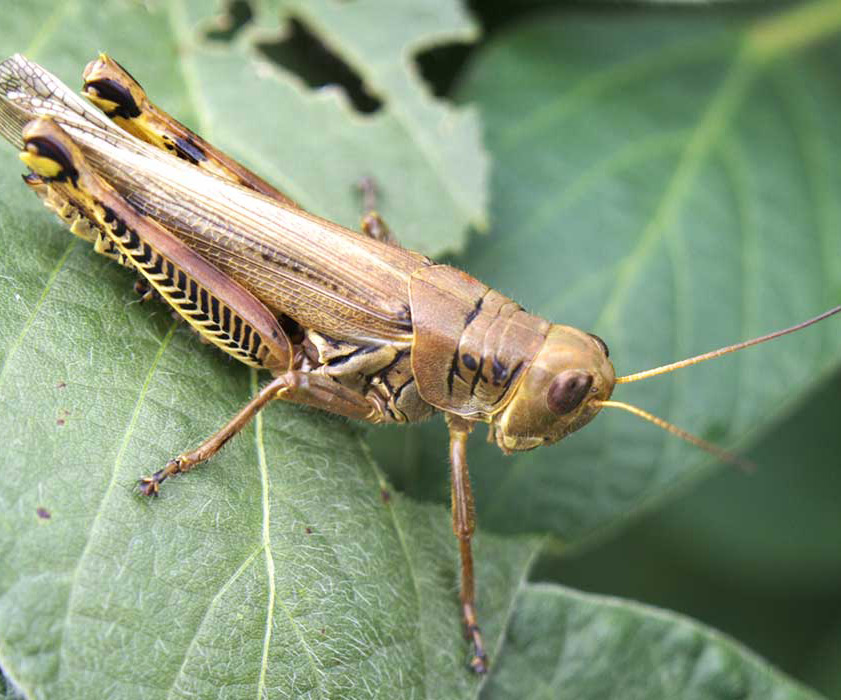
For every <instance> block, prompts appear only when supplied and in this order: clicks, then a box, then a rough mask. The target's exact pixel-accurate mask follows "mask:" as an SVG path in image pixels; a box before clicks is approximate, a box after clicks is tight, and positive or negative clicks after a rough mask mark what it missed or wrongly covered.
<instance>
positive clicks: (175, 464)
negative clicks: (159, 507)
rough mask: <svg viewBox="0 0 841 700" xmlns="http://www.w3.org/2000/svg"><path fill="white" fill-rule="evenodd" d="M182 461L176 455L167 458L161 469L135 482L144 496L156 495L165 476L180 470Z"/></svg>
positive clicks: (172, 474)
mask: <svg viewBox="0 0 841 700" xmlns="http://www.w3.org/2000/svg"><path fill="white" fill-rule="evenodd" d="M183 461H184V460H183V459H182V458H181V457H176V458H175V459H171V460H169V461H168V462H167V463H166V466H165V467H164V468H163V469H161V470H159V471H156V472H155V473H154V474H152V476H144V477H143V478H142V479H140V481H138V482H137V484H138V487H139V488H140V492H141V493H142V494H143V495H144V496H157V495H158V491H160V489H161V484H162V483H163V482H164V481H166V479H167V477H170V476H174V475H176V474H178V473H179V472H180V471H181V470H182V467H183V466H184V465H183Z"/></svg>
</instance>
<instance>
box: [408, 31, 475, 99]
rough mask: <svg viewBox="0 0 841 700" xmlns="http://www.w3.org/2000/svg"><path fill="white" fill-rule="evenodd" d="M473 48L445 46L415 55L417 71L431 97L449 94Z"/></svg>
mask: <svg viewBox="0 0 841 700" xmlns="http://www.w3.org/2000/svg"><path fill="white" fill-rule="evenodd" d="M475 48H476V47H475V46H474V45H473V44H459V43H454V44H445V45H443V46H435V47H434V48H431V49H427V50H426V51H420V52H419V53H417V54H416V55H415V62H416V63H417V66H418V71H419V72H420V74H421V77H422V78H423V79H424V80H425V81H426V83H427V84H428V85H429V88H430V90H432V94H433V95H435V96H436V97H445V96H447V95H449V94H450V91H451V90H452V88H453V86H454V85H455V83H456V80H457V78H458V76H459V75H460V74H461V71H462V68H463V67H464V64H465V63H466V62H467V59H468V58H469V57H470V54H471V53H472V52H473V51H474V50H475Z"/></svg>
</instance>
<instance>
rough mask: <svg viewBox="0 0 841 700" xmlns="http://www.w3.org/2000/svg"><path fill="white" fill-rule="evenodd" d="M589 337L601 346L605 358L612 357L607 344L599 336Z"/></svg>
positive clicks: (592, 335) (591, 335) (591, 334)
mask: <svg viewBox="0 0 841 700" xmlns="http://www.w3.org/2000/svg"><path fill="white" fill-rule="evenodd" d="M587 335H589V336H590V337H591V338H592V339H593V340H595V341H596V342H597V343H598V344H599V347H600V348H601V349H602V352H603V353H604V356H605V357H610V350H609V349H608V347H607V343H606V342H604V341H603V340H602V339H601V338H599V336H597V335H596V334H595V333H588V334H587Z"/></svg>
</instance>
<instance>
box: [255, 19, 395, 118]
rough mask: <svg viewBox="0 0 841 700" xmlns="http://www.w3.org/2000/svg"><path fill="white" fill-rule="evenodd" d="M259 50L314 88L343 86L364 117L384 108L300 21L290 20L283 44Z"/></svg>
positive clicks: (348, 68) (279, 42)
mask: <svg viewBox="0 0 841 700" xmlns="http://www.w3.org/2000/svg"><path fill="white" fill-rule="evenodd" d="M257 48H258V49H259V50H260V51H261V52H262V53H263V54H264V55H265V56H266V57H267V58H269V59H270V60H272V61H274V62H275V63H277V64H279V65H281V66H283V67H284V68H285V69H286V70H288V71H291V72H293V73H295V74H296V75H297V76H299V77H300V78H301V79H302V80H303V81H304V82H305V83H306V84H307V85H309V86H310V87H312V88H320V87H324V86H326V85H338V86H340V87H341V88H342V89H344V91H345V93H346V94H347V96H348V99H349V100H350V102H351V104H353V106H354V108H355V109H356V110H357V111H359V112H362V113H363V114H371V113H372V112H376V111H377V110H378V109H379V108H380V107H381V106H382V102H381V101H380V100H378V99H377V98H376V97H374V96H373V95H371V94H370V93H369V92H368V91H367V90H366V89H365V84H364V83H363V81H362V78H360V77H359V75H358V74H357V73H356V72H354V70H353V69H352V68H351V67H350V66H349V65H348V64H347V63H345V62H344V61H343V60H342V59H341V58H339V56H337V55H336V54H334V53H333V52H332V51H331V50H330V49H329V48H328V47H327V46H325V45H324V44H323V43H321V41H319V39H318V37H317V36H316V35H315V34H314V33H313V32H311V31H310V30H309V29H308V28H307V27H306V25H304V23H303V22H301V21H300V20H297V19H292V20H290V22H289V32H288V33H287V35H286V36H285V37H283V39H282V40H281V41H278V42H276V43H270V44H259V45H258V46H257Z"/></svg>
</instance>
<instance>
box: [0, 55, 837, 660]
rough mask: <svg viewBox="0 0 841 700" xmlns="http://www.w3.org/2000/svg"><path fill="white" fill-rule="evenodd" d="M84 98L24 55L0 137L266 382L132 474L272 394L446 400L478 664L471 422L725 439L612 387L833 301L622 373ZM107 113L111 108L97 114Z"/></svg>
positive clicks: (602, 351)
mask: <svg viewBox="0 0 841 700" xmlns="http://www.w3.org/2000/svg"><path fill="white" fill-rule="evenodd" d="M83 77H84V86H83V94H84V95H85V96H86V97H87V98H88V99H89V100H90V101H91V102H92V103H93V104H94V105H96V106H97V107H99V108H100V109H101V110H102V112H99V111H97V110H96V109H93V108H92V107H90V106H89V105H88V104H87V103H86V102H85V101H84V100H82V99H80V98H79V97H78V96H76V95H75V94H74V93H73V92H72V91H70V89H69V88H67V87H66V86H65V85H63V84H62V83H61V82H60V81H59V80H58V79H57V78H55V77H54V76H52V75H51V74H50V73H48V72H47V71H45V70H44V69H43V68H41V67H40V66H38V65H37V64H34V63H32V62H30V61H28V60H26V59H25V58H23V57H22V56H13V57H11V58H9V59H7V60H6V61H4V62H3V63H2V64H0V133H2V134H3V136H5V137H6V138H7V139H8V140H9V141H11V142H12V143H13V144H15V145H16V146H17V147H18V148H20V149H21V154H20V157H21V159H22V160H23V162H24V163H25V164H26V165H27V166H28V168H29V169H30V171H31V172H30V173H29V174H28V175H26V176H25V177H24V181H25V182H26V184H27V185H28V186H29V187H30V188H31V189H32V190H33V191H34V192H35V193H36V194H37V195H38V196H39V197H40V198H41V199H42V200H43V202H44V204H45V205H46V206H47V207H48V208H50V209H52V210H53V211H54V212H55V213H56V214H58V216H59V218H61V219H62V220H63V221H64V222H65V223H66V224H67V225H68V226H69V228H70V230H71V232H72V233H74V234H76V235H77V236H80V237H82V238H83V239H85V240H87V241H89V242H91V243H92V244H93V245H94V248H95V250H96V251H97V252H99V253H102V254H103V255H107V256H109V257H111V258H112V259H114V260H116V261H117V262H118V263H120V264H121V265H124V266H126V267H128V268H131V269H133V270H135V271H136V272H137V273H139V275H140V279H141V288H142V289H141V291H143V292H144V293H145V294H146V295H152V294H154V295H157V296H159V297H160V298H162V299H163V300H164V301H165V302H166V303H167V304H169V305H170V306H171V307H172V309H173V310H174V311H175V312H176V313H177V314H178V315H179V316H180V317H181V318H182V319H183V320H184V321H186V322H187V324H189V325H190V326H191V327H192V328H193V329H194V330H196V331H197V332H198V333H199V334H200V335H201V336H202V338H203V339H205V340H206V341H209V342H210V343H213V344H214V345H216V346H217V347H218V348H219V349H220V350H222V351H224V352H226V353H228V354H229V355H231V356H233V357H235V358H236V359H237V360H239V361H241V362H243V363H244V364H246V365H249V366H250V367H254V368H257V369H265V370H268V371H269V372H270V373H271V375H272V377H273V378H272V380H271V381H270V382H269V383H268V384H267V385H266V386H265V387H264V388H263V389H262V390H260V391H259V392H258V394H257V395H256V396H255V397H253V399H252V400H251V401H250V402H249V403H248V404H247V405H246V406H245V407H243V408H242V410H240V411H239V412H238V413H237V414H236V415H235V416H233V418H231V419H230V421H229V422H228V423H227V424H226V425H225V426H224V427H222V428H221V429H220V430H219V431H218V432H216V433H215V434H214V435H212V436H211V437H210V438H208V439H207V440H206V441H205V442H203V443H202V444H201V445H199V446H198V447H197V448H196V449H194V450H192V451H189V452H185V453H183V454H180V455H178V456H176V457H174V458H173V459H171V460H170V461H169V462H168V463H167V464H166V465H165V466H164V468H163V469H161V470H160V471H157V472H155V473H154V474H152V475H151V476H148V477H144V478H143V479H141V480H140V490H141V491H142V492H143V493H144V494H146V495H153V494H157V493H158V491H159V489H160V487H161V484H162V483H163V482H164V481H165V480H166V479H167V478H169V477H171V476H174V475H176V474H179V473H181V472H186V471H188V470H190V469H192V468H193V467H195V466H196V465H198V464H201V463H202V462H204V461H206V460H207V459H209V458H210V457H212V456H213V455H215V454H216V453H217V452H218V451H219V449H220V448H221V447H222V446H223V445H224V444H225V443H226V442H227V441H228V440H230V439H231V438H232V437H234V436H235V435H236V434H237V433H238V432H239V431H240V430H242V428H243V427H244V426H245V425H246V424H247V423H248V422H249V421H250V420H251V418H253V417H254V415H255V414H256V413H257V412H258V411H260V410H261V409H262V408H263V407H264V406H266V405H267V404H268V403H270V402H271V401H273V400H284V401H292V402H296V403H301V404H306V405H309V406H313V407H316V408H319V409H322V410H324V411H327V412H330V413H334V414H338V415H341V416H345V417H347V418H351V419H355V420H361V421H366V422H369V423H409V422H416V421H421V420H425V419H427V418H429V417H430V416H432V414H434V413H436V412H441V413H443V414H444V418H445V421H446V424H447V428H448V430H449V436H450V445H449V458H450V465H451V495H452V523H453V532H454V534H455V536H456V538H457V540H458V544H459V554H460V559H461V576H460V578H461V594H460V597H461V608H462V616H463V621H464V624H465V626H466V630H467V634H468V638H469V639H470V641H471V645H472V649H471V662H470V666H471V668H472V669H473V670H474V671H476V672H478V673H484V672H485V671H486V669H487V668H488V659H487V654H486V652H485V647H484V643H483V640H482V635H481V632H480V629H479V624H478V618H477V612H476V599H475V585H474V574H473V556H472V552H471V538H472V535H473V532H474V528H475V516H474V505H473V496H472V493H471V488H470V479H469V473H468V466H467V452H466V444H467V437H468V435H469V433H470V432H471V431H472V429H473V428H474V427H475V426H476V425H477V424H478V423H485V424H487V425H488V427H489V440H490V441H492V442H495V443H496V444H497V445H498V446H499V448H500V449H501V450H502V451H503V452H505V453H511V452H517V451H522V450H530V449H533V448H535V447H538V446H540V445H548V444H552V443H555V442H557V441H558V440H561V439H562V438H564V437H565V436H567V435H569V434H570V433H572V432H574V431H576V430H579V429H580V428H582V427H584V426H585V425H586V424H587V423H589V422H590V421H591V420H593V418H594V417H595V416H596V415H597V414H598V413H599V412H600V411H601V409H602V408H605V407H615V408H620V409H623V410H626V411H629V412H631V413H633V414H635V415H637V416H640V417H642V418H645V419H646V420H649V421H651V422H653V423H654V424H656V425H658V426H660V427H662V428H664V429H666V430H668V431H669V432H671V433H673V434H675V435H677V436H679V437H681V438H683V439H685V440H688V441H689V442H691V443H693V444H695V445H697V446H699V447H701V448H703V449H705V450H707V451H709V452H711V453H713V454H714V455H716V456H718V457H720V458H721V459H723V460H726V461H731V462H739V461H740V460H739V459H738V458H737V457H734V456H733V455H730V454H729V453H727V452H726V451H724V450H722V449H721V448H719V447H717V446H715V445H712V444H710V443H708V442H706V441H704V440H702V439H701V438H698V437H696V436H694V435H692V434H690V433H687V432H685V431H683V430H681V429H679V428H677V427H675V426H673V425H671V424H669V423H667V422H666V421H664V420H662V419H660V418H657V417H656V416H653V415H651V414H649V413H648V412H646V411H644V410H642V409H640V408H637V407H635V406H631V405H629V404H626V403H623V402H620V401H614V400H612V399H611V396H612V394H613V390H614V387H615V385H616V384H621V383H627V382H632V381H637V380H640V379H644V378H647V377H651V376H655V375H658V374H662V373H664V372H670V371H673V370H676V369H679V368H681V367H686V366H688V365H692V364H696V363H698V362H702V361H704V360H708V359H711V358H713V357H718V356H720V355H723V354H726V353H729V352H734V351H736V350H740V349H742V348H745V347H748V346H750V345H755V344H757V343H761V342H764V341H766V340H770V339H771V338H775V337H778V336H781V335H785V334H787V333H791V332H794V331H797V330H800V329H802V328H805V327H806V326H809V325H811V324H813V323H816V322H818V321H820V320H822V319H824V318H827V317H828V316H831V315H833V314H835V313H838V312H839V311H841V306H839V307H835V308H833V309H831V310H829V311H827V312H825V313H823V314H820V315H819V316H816V317H814V318H812V319H810V320H808V321H805V322H803V323H800V324H798V325H796V326H792V327H790V328H786V329H784V330H781V331H776V332H774V333H770V334H768V335H766V336H762V337H760V338H755V339H753V340H748V341H745V342H742V343H738V344H736V345H732V346H728V347H725V348H721V349H719V350H715V351H712V352H709V353H705V354H704V355H699V356H696V357H693V358H689V359H687V360H682V361H680V362H676V363H673V364H670V365H665V366H663V367H658V368H654V369H651V370H647V371H645V372H639V373H636V374H631V375H626V376H620V377H617V376H616V374H615V371H614V368H613V365H612V363H611V360H610V359H609V351H608V347H607V345H606V344H605V342H604V341H603V340H602V339H601V338H599V337H598V336H596V335H593V334H591V333H587V332H584V331H581V330H578V329H576V328H572V327H570V326H565V325H559V324H554V323H550V322H549V321H546V320H544V319H542V318H539V317H537V316H534V315H532V314H529V313H528V312H526V311H525V310H524V309H523V308H522V307H521V306H520V305H519V304H517V303H516V302H514V301H512V300H511V299H508V298H507V297H505V296H504V295H502V294H500V293H499V292H497V291H495V290H493V289H491V288H489V287H488V286H486V285H484V284H482V283H481V282H480V281H478V280H477V279H475V278H473V277H471V276H470V275H468V274H466V273H464V272H462V271H460V270H458V269H456V268H454V267H450V266H448V265H440V264H436V263H434V262H433V261H432V260H430V259H429V258H427V257H425V256H423V255H421V254H419V253H416V252H412V251H410V250H406V249H404V248H402V247H400V246H399V245H398V244H397V243H396V242H395V240H394V238H393V236H392V234H391V231H390V230H389V228H388V226H387V225H386V224H385V222H384V221H383V220H382V218H381V217H380V216H379V215H378V214H377V213H376V212H375V211H374V210H373V207H369V208H370V211H369V212H368V213H367V214H366V215H365V217H364V219H363V223H362V232H361V233H357V232H354V231H351V230H348V229H345V228H342V227H340V226H338V225H336V224H334V223H331V222H329V221H326V220H324V219H321V218H319V217H317V216H314V215H312V214H310V213H308V212H307V211H304V210H303V209H302V208H301V207H300V206H299V205H298V204H297V203H296V202H294V201H293V200H292V199H290V198H289V197H287V196H286V195H284V194H283V193H282V192H280V191H278V190H277V189H275V188H274V187H273V186H272V185H270V184H269V183H267V182H265V181H264V180H262V179H261V178H259V177H258V176H257V175H255V174H254V173H252V172H251V171H249V170H248V169H246V168H245V167H243V166H242V165H240V164H239V163H237V162H236V161H234V160H233V159H231V158H230V157H228V156H226V155H225V154H223V153H221V152H219V151H218V150H217V149H215V148H214V147H213V146H211V145H210V144H208V143H207V142H205V141H204V140H203V139H201V138H200V137H199V136H198V135H196V134H194V133H193V132H191V131H190V130H189V129H187V128H186V127H185V126H183V125H182V124H180V123H179V122H177V121H176V120H174V119H173V118H172V117H170V116H169V115H168V114H166V113H165V112H163V111H162V110H160V109H159V108H158V107H156V106H155V105H154V104H152V103H151V102H150V101H149V99H148V98H147V96H146V93H145V92H144V91H143V89H142V88H141V86H140V85H139V84H138V83H137V81H135V80H134V79H133V78H132V77H131V75H129V73H128V72H127V71H125V70H124V69H123V68H122V67H121V66H120V65H119V64H117V63H116V62H115V61H113V60H112V59H110V58H109V57H108V56H105V55H100V56H99V58H97V59H96V60H94V61H92V62H91V63H90V64H88V66H87V68H86V69H85V71H84V76H83ZM103 113H104V115H103Z"/></svg>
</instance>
